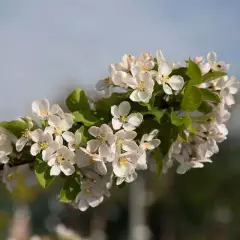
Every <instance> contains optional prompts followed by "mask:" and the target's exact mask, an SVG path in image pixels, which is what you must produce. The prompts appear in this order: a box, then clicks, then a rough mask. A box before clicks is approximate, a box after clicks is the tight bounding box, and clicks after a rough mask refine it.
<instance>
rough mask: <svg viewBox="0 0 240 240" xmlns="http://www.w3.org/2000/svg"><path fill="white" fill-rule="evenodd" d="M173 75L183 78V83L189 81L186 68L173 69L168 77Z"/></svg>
mask: <svg viewBox="0 0 240 240" xmlns="http://www.w3.org/2000/svg"><path fill="white" fill-rule="evenodd" d="M173 75H179V76H181V77H183V79H184V81H188V80H190V78H189V76H188V75H187V68H186V67H180V68H176V69H173V70H172V72H171V74H170V75H169V76H170V77H171V76H173Z"/></svg>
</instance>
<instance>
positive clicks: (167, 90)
mask: <svg viewBox="0 0 240 240" xmlns="http://www.w3.org/2000/svg"><path fill="white" fill-rule="evenodd" d="M163 91H164V92H165V93H166V94H169V95H171V94H172V89H171V88H170V87H169V86H168V85H167V84H163Z"/></svg>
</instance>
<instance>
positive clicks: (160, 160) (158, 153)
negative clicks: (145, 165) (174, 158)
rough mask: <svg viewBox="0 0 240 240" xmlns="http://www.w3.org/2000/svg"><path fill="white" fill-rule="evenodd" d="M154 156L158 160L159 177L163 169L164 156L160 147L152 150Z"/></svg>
mask: <svg viewBox="0 0 240 240" xmlns="http://www.w3.org/2000/svg"><path fill="white" fill-rule="evenodd" d="M152 157H153V159H155V161H156V173H157V176H158V177H159V176H160V175H161V173H162V169H163V157H162V154H161V151H160V148H155V149H154V150H153V151H152Z"/></svg>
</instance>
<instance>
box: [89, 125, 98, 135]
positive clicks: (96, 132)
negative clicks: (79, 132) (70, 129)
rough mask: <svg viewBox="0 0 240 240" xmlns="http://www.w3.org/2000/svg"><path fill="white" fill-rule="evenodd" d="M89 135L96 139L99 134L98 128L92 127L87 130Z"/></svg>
mask: <svg viewBox="0 0 240 240" xmlns="http://www.w3.org/2000/svg"><path fill="white" fill-rule="evenodd" d="M88 132H89V134H91V135H92V136H94V137H97V136H99V135H100V134H101V131H100V129H99V127H95V126H92V127H90V128H89V129H88Z"/></svg>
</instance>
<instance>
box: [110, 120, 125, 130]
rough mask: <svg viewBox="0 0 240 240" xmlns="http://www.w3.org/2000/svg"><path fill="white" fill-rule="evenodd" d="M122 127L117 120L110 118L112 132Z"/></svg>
mask: <svg viewBox="0 0 240 240" xmlns="http://www.w3.org/2000/svg"><path fill="white" fill-rule="evenodd" d="M122 125H123V124H122V122H121V121H120V120H119V119H118V118H115V117H114V118H112V126H113V129H114V130H118V129H120V128H121V127H122Z"/></svg>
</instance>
